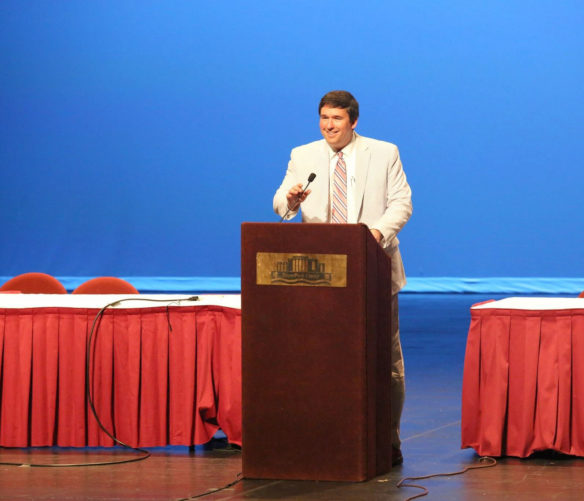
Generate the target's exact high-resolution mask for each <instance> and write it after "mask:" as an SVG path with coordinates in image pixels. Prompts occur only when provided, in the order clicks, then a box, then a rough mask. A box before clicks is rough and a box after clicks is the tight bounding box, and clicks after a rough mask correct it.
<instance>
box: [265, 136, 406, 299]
mask: <svg viewBox="0 0 584 501" xmlns="http://www.w3.org/2000/svg"><path fill="white" fill-rule="evenodd" d="M329 169H330V159H329V147H328V145H327V143H326V142H325V140H324V139H321V140H320V141H315V142H313V143H309V144H306V145H304V146H299V147H297V148H294V149H293V150H292V153H291V155H290V162H289V163H288V170H287V171H286V176H285V177H284V180H283V181H282V184H281V185H280V187H279V188H278V190H277V191H276V194H275V195H274V211H275V212H276V213H277V214H279V215H280V216H283V215H284V214H285V213H286V211H287V210H288V201H287V199H286V194H287V193H288V191H289V190H290V188H291V187H292V186H294V185H297V184H302V185H303V186H304V185H306V182H307V179H308V176H309V175H310V173H312V172H314V173H315V174H316V178H315V180H314V181H313V183H312V184H311V185H310V189H311V190H312V192H311V193H310V195H309V196H308V197H307V198H306V200H305V201H304V202H303V203H302V204H301V207H300V210H301V213H302V221H303V222H305V223H328V222H330V185H329V180H330V175H329ZM355 193H356V197H355V204H356V209H357V210H356V213H357V214H358V218H357V221H358V222H359V223H364V224H366V225H367V226H368V227H369V228H375V229H377V230H379V231H380V232H381V234H382V235H383V240H382V241H381V242H380V244H381V246H382V247H383V248H384V250H385V252H387V254H388V255H389V256H390V257H391V263H392V266H391V275H392V287H391V288H392V294H397V293H398V292H399V291H400V290H401V289H402V287H403V286H404V285H405V284H406V277H405V272H404V267H403V263H402V259H401V255H400V252H399V246H398V244H399V240H398V238H397V234H398V233H399V231H400V230H401V229H402V228H403V226H404V225H405V224H406V222H407V221H408V219H409V218H410V216H411V214H412V192H411V189H410V186H409V184H408V182H407V180H406V175H405V173H404V171H403V167H402V163H401V160H400V157H399V151H398V149H397V146H396V145H395V144H391V143H387V142H385V141H378V140H376V139H371V138H368V137H363V136H359V135H358V134H357V135H356V141H355ZM297 213H298V211H295V212H290V213H289V215H288V216H287V219H291V218H293V217H294V216H296V214H297Z"/></svg>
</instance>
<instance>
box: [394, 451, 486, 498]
mask: <svg viewBox="0 0 584 501" xmlns="http://www.w3.org/2000/svg"><path fill="white" fill-rule="evenodd" d="M487 461H488V464H477V465H474V466H467V467H466V468H464V469H462V470H460V471H454V472H450V473H434V474H432V475H423V476H421V477H404V478H402V479H401V480H400V481H399V482H398V483H397V487H398V489H399V488H401V487H414V488H416V489H422V490H423V491H424V492H421V493H420V494H416V495H415V496H411V497H409V498H407V499H406V501H412V499H417V498H421V497H424V496H427V495H428V492H429V491H428V489H427V488H426V487H424V486H423V485H417V484H406V483H405V481H406V480H424V479H427V478H433V477H452V476H454V475H462V474H463V473H466V472H467V471H469V470H478V469H481V468H491V467H492V466H495V465H496V464H497V461H496V460H495V459H494V458H492V457H488V456H483V457H481V458H479V463H484V462H487Z"/></svg>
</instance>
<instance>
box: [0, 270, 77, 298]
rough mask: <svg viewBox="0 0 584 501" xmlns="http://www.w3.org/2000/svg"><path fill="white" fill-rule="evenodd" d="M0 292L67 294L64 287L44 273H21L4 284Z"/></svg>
mask: <svg viewBox="0 0 584 501" xmlns="http://www.w3.org/2000/svg"><path fill="white" fill-rule="evenodd" d="M0 291H2V292H7V291H18V292H22V293H24V294H67V289H65V286H64V285H63V284H62V283H61V282H59V281H58V280H57V279H56V278H55V277H53V276H51V275H47V274H46V273H36V272H31V273H23V274H22V275H17V276H15V277H14V278H11V279H10V280H8V281H7V282H5V283H4V284H3V285H2V287H0Z"/></svg>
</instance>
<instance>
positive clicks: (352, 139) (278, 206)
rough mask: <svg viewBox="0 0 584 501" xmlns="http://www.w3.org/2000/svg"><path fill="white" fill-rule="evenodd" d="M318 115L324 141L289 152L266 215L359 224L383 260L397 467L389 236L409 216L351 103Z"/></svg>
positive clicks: (401, 182)
mask: <svg viewBox="0 0 584 501" xmlns="http://www.w3.org/2000/svg"><path fill="white" fill-rule="evenodd" d="M318 111H319V114H320V131H321V132H322V135H323V137H324V140H322V139H321V140H320V141H315V142H312V143H309V144H306V145H304V146H299V147H298V148H294V149H293V150H292V153H291V156H290V162H289V163H288V170H287V171H286V176H285V177H284V181H283V182H282V184H281V185H280V187H279V188H278V190H277V191H276V194H275V195H274V210H275V211H276V213H278V214H279V215H280V216H285V217H286V219H291V218H293V217H294V216H296V214H297V213H298V211H299V210H300V209H301V212H302V221H303V222H306V223H364V224H366V225H367V226H368V227H369V229H370V231H371V234H372V235H373V237H374V238H375V240H377V242H378V243H379V244H380V245H381V246H382V247H383V248H384V250H385V251H386V252H387V254H388V255H389V256H390V257H391V265H392V266H391V273H392V283H391V292H392V294H391V298H392V299H391V308H392V312H393V315H392V326H391V331H392V332H391V344H392V348H391V349H392V368H391V399H392V411H391V412H392V416H391V428H392V430H391V432H392V448H393V451H392V452H393V455H392V463H393V465H396V464H401V463H402V462H403V456H402V454H401V441H400V436H399V425H400V418H401V412H402V409H403V403H404V397H405V381H404V365H403V356H402V350H401V344H400V339H399V320H398V301H397V293H398V292H399V291H400V290H401V288H402V287H403V286H404V285H405V283H406V280H405V273H404V268H403V264H402V259H401V255H400V252H399V247H398V243H399V241H398V239H397V234H398V233H399V231H400V230H401V229H402V228H403V226H404V225H405V224H406V222H407V221H408V219H409V218H410V216H411V214H412V202H411V190H410V187H409V185H408V182H407V180H406V176H405V173H404V171H403V168H402V164H401V160H400V157H399V152H398V149H397V146H395V145H394V144H391V143H387V142H385V141H378V140H376V139H370V138H367V137H362V136H360V135H358V134H357V133H356V132H355V127H356V126H357V121H358V118H359V104H358V103H357V101H356V99H355V98H354V97H353V96H352V95H351V94H350V93H349V92H346V91H332V92H329V93H327V94H326V95H325V96H324V97H323V98H322V99H321V101H320V105H319V107H318ZM311 173H315V174H316V178H315V181H314V183H313V184H312V185H311V187H310V189H307V190H306V191H303V189H302V188H303V186H304V184H305V183H306V180H307V179H308V176H309V175H310V174H311Z"/></svg>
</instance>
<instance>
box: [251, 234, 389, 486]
mask: <svg viewBox="0 0 584 501" xmlns="http://www.w3.org/2000/svg"><path fill="white" fill-rule="evenodd" d="M241 233H242V245H241V248H242V270H241V275H242V279H241V282H242V283H241V293H242V384H243V387H242V402H243V410H242V413H243V415H242V417H243V446H242V454H243V475H244V477H245V478H270V479H300V480H337V481H339V480H340V481H363V480H368V479H370V478H372V477H374V476H377V475H381V474H383V473H386V472H388V471H389V470H390V469H391V433H390V367H391V360H390V358H391V354H390V325H391V322H390V315H391V313H390V294H391V285H390V284H391V281H390V273H391V266H390V260H389V258H388V257H387V255H386V254H385V252H384V251H383V249H382V248H381V247H380V246H379V245H378V244H377V242H376V241H375V239H374V238H373V237H372V235H371V234H370V231H369V230H368V228H367V227H366V226H365V225H362V224H350V225H349V224H347V225H333V224H296V223H243V224H242V232H241Z"/></svg>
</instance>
